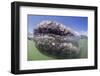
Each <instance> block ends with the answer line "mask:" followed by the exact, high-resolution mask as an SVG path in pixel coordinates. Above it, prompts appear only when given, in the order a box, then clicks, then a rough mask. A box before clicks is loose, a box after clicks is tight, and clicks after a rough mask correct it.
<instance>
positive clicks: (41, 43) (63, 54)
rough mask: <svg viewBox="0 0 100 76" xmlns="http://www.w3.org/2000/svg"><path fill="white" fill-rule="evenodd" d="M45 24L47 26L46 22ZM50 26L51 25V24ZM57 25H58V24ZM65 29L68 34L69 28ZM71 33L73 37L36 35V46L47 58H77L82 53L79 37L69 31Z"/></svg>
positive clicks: (49, 34) (47, 34) (51, 34)
mask: <svg viewBox="0 0 100 76" xmlns="http://www.w3.org/2000/svg"><path fill="white" fill-rule="evenodd" d="M52 23H53V22H52ZM44 24H45V25H46V23H45V22H44ZM48 24H50V22H49V23H48ZM48 24H47V25H46V27H47V26H48ZM55 24H57V25H58V23H55ZM42 25H43V23H42ZM57 25H56V26H57ZM40 26H41V25H39V27H40ZM49 26H50V25H49ZM52 26H53V25H52ZM61 28H62V27H61ZM64 29H66V33H67V28H66V27H64ZM69 31H70V32H71V33H72V34H73V35H67V34H66V35H56V34H53V33H46V34H44V33H40V34H39V33H38V34H34V38H33V40H34V41H35V46H36V47H37V48H38V50H39V51H40V52H41V53H43V54H45V55H47V56H51V57H54V58H77V57H78V54H79V52H80V48H79V36H77V35H76V34H75V33H73V31H71V30H68V32H69Z"/></svg>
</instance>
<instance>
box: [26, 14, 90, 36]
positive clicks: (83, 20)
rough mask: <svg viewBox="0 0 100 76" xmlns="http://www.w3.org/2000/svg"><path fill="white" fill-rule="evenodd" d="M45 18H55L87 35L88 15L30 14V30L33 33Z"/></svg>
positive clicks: (54, 19)
mask: <svg viewBox="0 0 100 76" xmlns="http://www.w3.org/2000/svg"><path fill="white" fill-rule="evenodd" d="M43 20H53V21H56V22H58V23H61V24H63V25H65V26H66V27H69V28H71V29H73V30H74V31H77V32H78V33H79V34H82V35H87V31H88V17H79V16H50V15H28V32H30V33H32V32H33V29H34V28H36V27H37V24H39V23H40V22H42V21H43Z"/></svg>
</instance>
